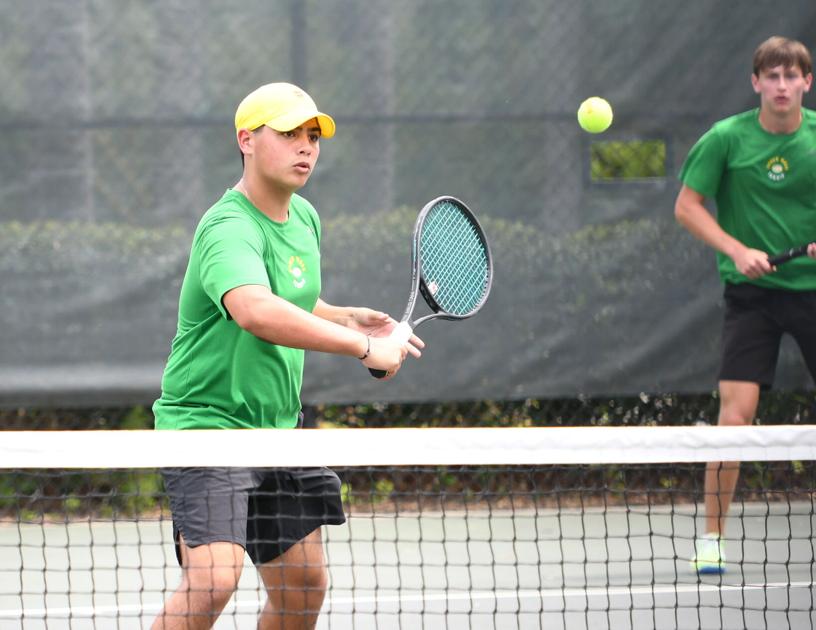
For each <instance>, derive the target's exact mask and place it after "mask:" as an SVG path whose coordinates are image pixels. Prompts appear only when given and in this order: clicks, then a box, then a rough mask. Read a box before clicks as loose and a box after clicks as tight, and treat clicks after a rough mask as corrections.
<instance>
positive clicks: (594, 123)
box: [578, 96, 612, 133]
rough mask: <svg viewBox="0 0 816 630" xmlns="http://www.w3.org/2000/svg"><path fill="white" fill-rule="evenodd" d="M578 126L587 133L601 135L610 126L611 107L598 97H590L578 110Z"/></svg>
mask: <svg viewBox="0 0 816 630" xmlns="http://www.w3.org/2000/svg"><path fill="white" fill-rule="evenodd" d="M578 124H579V125H581V128H582V129H583V130H584V131H588V132H589V133H601V132H602V131H606V130H607V129H609V125H611V124H612V107H611V105H609V103H608V102H607V101H605V100H604V99H602V98H601V97H600V96H592V97H590V98H588V99H587V100H585V101H584V102H583V103H581V106H580V107H579V108H578Z"/></svg>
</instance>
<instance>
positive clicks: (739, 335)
mask: <svg viewBox="0 0 816 630" xmlns="http://www.w3.org/2000/svg"><path fill="white" fill-rule="evenodd" d="M724 297H725V321H724V324H723V335H722V359H721V362H720V374H719V380H721V381H748V382H751V383H758V384H759V385H760V386H761V387H762V388H763V389H767V388H769V387H770V386H771V385H772V384H773V380H774V373H775V372H776V364H777V360H778V358H779V346H780V342H781V340H782V335H783V334H784V333H788V334H790V335H791V336H792V337H793V338H794V340H795V341H796V343H797V344H798V345H799V349H800V350H801V351H802V356H803V357H804V359H805V363H806V364H807V367H808V370H809V371H810V374H811V377H812V378H813V379H814V380H816V291H785V290H780V289H766V288H764V287H758V286H756V285H754V284H750V283H743V284H726V285H725V293H724Z"/></svg>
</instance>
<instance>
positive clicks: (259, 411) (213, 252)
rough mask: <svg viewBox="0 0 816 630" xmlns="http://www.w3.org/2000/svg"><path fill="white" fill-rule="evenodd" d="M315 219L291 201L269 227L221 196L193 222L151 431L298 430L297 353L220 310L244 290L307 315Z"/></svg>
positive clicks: (246, 205) (244, 205) (313, 277)
mask: <svg viewBox="0 0 816 630" xmlns="http://www.w3.org/2000/svg"><path fill="white" fill-rule="evenodd" d="M319 248H320V220H319V218H318V216H317V213H316V212H315V209H314V208H313V207H312V205H311V204H310V203H309V202H308V201H306V200H305V199H303V198H302V197H299V196H298V195H293V196H292V201H291V204H290V206H289V218H288V220H287V221H285V222H283V223H277V222H275V221H272V220H270V219H269V218H268V217H267V216H266V215H264V214H263V213H262V212H260V211H259V210H258V209H257V208H255V207H254V206H253V205H252V204H251V203H250V202H249V201H248V200H247V198H246V197H244V195H242V194H241V193H239V192H237V191H235V190H228V191H227V192H226V193H225V194H224V196H223V197H222V198H221V199H220V200H219V201H218V202H217V203H216V204H215V205H214V206H213V207H212V208H210V209H209V210H208V211H207V212H206V214H205V215H204V216H203V217H202V219H201V222H200V223H199V225H198V228H197V229H196V232H195V236H194V238H193V245H192V249H191V252H190V261H189V263H188V266H187V273H186V274H185V276H184V282H183V283H182V286H181V295H180V297H179V316H178V329H177V332H176V336H175V339H173V345H172V349H171V352H170V358H169V359H168V361H167V366H166V368H165V371H164V378H163V379H162V393H161V397H160V398H159V399H158V400H157V401H156V402H155V404H154V405H153V411H154V414H155V417H156V428H157V429H235V428H272V427H277V428H289V427H294V426H295V425H296V424H297V417H298V412H299V411H300V388H301V383H302V379H303V358H304V351H303V350H298V349H295V348H288V347H285V346H278V345H275V344H272V343H268V342H266V341H263V340H261V339H259V338H258V337H256V336H255V335H252V334H250V333H248V332H247V331H245V330H243V329H242V328H241V327H240V326H238V325H237V324H236V323H235V322H234V321H233V320H232V318H231V317H230V315H229V313H227V311H226V310H225V308H224V305H223V303H222V301H221V300H222V298H223V297H224V294H225V293H227V292H228V291H229V290H230V289H234V288H235V287H238V286H243V285H248V284H258V285H263V286H266V287H269V288H270V289H271V290H272V292H273V293H274V294H275V295H277V296H279V297H281V298H283V299H285V300H287V301H289V302H291V303H292V304H295V305H296V306H299V307H300V308H302V309H304V310H306V311H308V312H312V311H313V310H314V307H315V304H316V303H317V299H318V297H319V296H320V249H319Z"/></svg>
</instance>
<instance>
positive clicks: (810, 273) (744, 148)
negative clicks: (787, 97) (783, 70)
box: [680, 108, 816, 291]
mask: <svg viewBox="0 0 816 630" xmlns="http://www.w3.org/2000/svg"><path fill="white" fill-rule="evenodd" d="M680 180H681V181H682V182H683V183H684V184H685V185H686V186H688V187H689V188H691V189H693V190H695V191H697V192H698V193H700V194H701V195H703V196H705V197H709V198H713V199H715V200H716V203H717V221H718V222H719V224H720V226H721V227H722V228H723V230H725V231H726V232H728V233H729V234H731V235H732V236H733V237H735V238H736V239H737V240H739V241H740V242H742V243H744V244H745V245H746V246H748V247H752V248H754V249H758V250H761V251H764V252H767V253H768V254H771V255H772V254H776V253H780V252H783V251H785V250H788V249H790V248H791V247H796V246H798V245H802V244H804V243H807V242H809V241H812V240H816V112H814V111H813V110H809V109H804V108H803V109H802V124H801V125H800V127H799V129H798V130H796V131H795V132H794V133H791V134H772V133H768V132H767V131H765V130H764V129H763V128H762V126H761V125H760V124H759V109H754V110H751V111H748V112H744V113H742V114H737V115H736V116H731V117H730V118H726V119H725V120H721V121H720V122H718V123H716V124H715V125H714V126H713V127H712V128H711V129H710V130H709V131H708V132H706V133H705V135H703V137H702V138H700V140H699V141H698V142H697V144H695V145H694V147H693V148H692V149H691V151H690V152H689V155H688V158H687V159H686V162H685V164H683V168H682V169H681V171H680ZM717 264H718V267H719V271H720V277H721V278H722V280H723V281H724V282H731V283H735V284H737V283H741V282H752V283H754V284H757V285H760V286H763V287H769V288H777V289H789V290H796V291H812V290H816V261H814V260H813V259H810V258H808V257H802V258H797V259H794V260H792V261H790V262H788V263H785V264H784V265H780V266H779V268H778V271H777V272H775V273H771V274H768V275H765V276H763V277H761V278H759V279H757V280H750V281H749V280H748V278H746V277H745V276H743V275H742V274H741V273H739V272H738V271H737V269H736V266H735V265H734V262H733V261H732V260H731V259H730V258H729V257H728V256H726V255H724V254H721V253H719V252H718V253H717Z"/></svg>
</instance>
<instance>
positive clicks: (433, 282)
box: [369, 197, 493, 378]
mask: <svg viewBox="0 0 816 630" xmlns="http://www.w3.org/2000/svg"><path fill="white" fill-rule="evenodd" d="M411 262H412V270H411V294H410V297H409V298H408V305H407V306H406V307H405V313H404V314H403V316H402V320H401V321H400V323H399V324H397V327H396V328H395V329H394V330H393V332H392V333H391V337H392V338H393V339H397V340H399V341H400V342H402V343H405V342H406V341H408V339H410V338H411V335H412V334H413V331H414V329H415V328H416V327H417V326H419V325H420V324H422V323H423V322H427V321H429V320H431V319H437V318H438V319H448V320H460V319H466V318H468V317H471V316H472V315H475V314H476V313H477V312H478V311H479V309H480V308H482V306H484V303H485V302H486V301H487V296H488V294H489V293H490V287H491V285H492V282H493V259H492V258H491V256H490V246H489V245H488V243H487V237H486V236H485V233H484V231H483V230H482V226H481V225H479V222H478V221H477V220H476V217H475V216H474V215H473V213H472V212H471V211H470V209H469V208H468V207H467V206H466V205H465V204H464V203H462V202H461V201H459V200H458V199H455V198H454V197H438V198H437V199H434V200H433V201H430V202H428V203H427V204H425V207H424V208H422V210H421V211H420V213H419V216H418V217H417V220H416V223H414V235H413V245H412V248H411ZM419 294H422V297H423V298H425V302H426V303H427V304H428V306H429V307H430V309H431V310H432V311H433V312H432V313H430V314H429V315H425V316H423V317H418V318H416V319H413V320H412V319H411V318H412V317H413V314H414V307H415V306H416V302H417V297H418V296H419ZM369 372H371V374H372V375H373V376H375V377H376V378H383V377H384V376H385V374H386V373H385V371H384V370H374V369H370V368H369Z"/></svg>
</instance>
